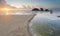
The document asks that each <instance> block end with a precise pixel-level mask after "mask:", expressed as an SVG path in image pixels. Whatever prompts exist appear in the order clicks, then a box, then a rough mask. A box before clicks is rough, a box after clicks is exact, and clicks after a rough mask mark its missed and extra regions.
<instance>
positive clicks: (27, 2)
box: [6, 0, 60, 8]
mask: <svg viewBox="0 0 60 36" xmlns="http://www.w3.org/2000/svg"><path fill="white" fill-rule="evenodd" d="M6 2H7V4H9V5H11V6H14V7H17V8H35V7H37V8H39V7H43V8H60V0H6Z"/></svg>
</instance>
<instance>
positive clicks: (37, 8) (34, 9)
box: [32, 8, 40, 11]
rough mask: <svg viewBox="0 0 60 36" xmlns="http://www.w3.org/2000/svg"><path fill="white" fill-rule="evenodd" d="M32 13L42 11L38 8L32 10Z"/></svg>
mask: <svg viewBox="0 0 60 36" xmlns="http://www.w3.org/2000/svg"><path fill="white" fill-rule="evenodd" d="M32 11H40V10H39V9H38V8H34V9H32Z"/></svg>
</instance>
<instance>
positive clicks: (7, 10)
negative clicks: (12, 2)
mask: <svg viewBox="0 0 60 36" xmlns="http://www.w3.org/2000/svg"><path fill="white" fill-rule="evenodd" d="M10 10H11V9H9V8H3V11H5V12H4V13H5V15H9V14H10V13H9V11H10Z"/></svg>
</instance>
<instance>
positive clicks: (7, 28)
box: [0, 14, 35, 36]
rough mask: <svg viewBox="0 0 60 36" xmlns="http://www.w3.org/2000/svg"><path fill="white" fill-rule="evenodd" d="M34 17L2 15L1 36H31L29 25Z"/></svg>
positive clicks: (0, 18) (31, 15) (0, 21)
mask: <svg viewBox="0 0 60 36" xmlns="http://www.w3.org/2000/svg"><path fill="white" fill-rule="evenodd" d="M34 16H35V14H30V15H0V36H30V34H29V31H28V25H29V22H30V20H31V19H32V18H33V17H34Z"/></svg>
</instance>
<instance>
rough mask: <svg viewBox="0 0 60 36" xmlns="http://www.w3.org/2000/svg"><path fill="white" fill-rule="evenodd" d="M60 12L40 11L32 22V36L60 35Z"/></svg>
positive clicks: (30, 25)
mask: <svg viewBox="0 0 60 36" xmlns="http://www.w3.org/2000/svg"><path fill="white" fill-rule="evenodd" d="M57 16H60V14H56V13H55V14H48V13H43V14H41V13H38V14H37V15H36V16H35V17H34V18H33V19H32V20H31V22H30V24H29V27H30V33H31V35H32V36H60V17H57Z"/></svg>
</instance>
